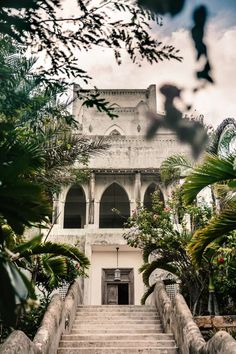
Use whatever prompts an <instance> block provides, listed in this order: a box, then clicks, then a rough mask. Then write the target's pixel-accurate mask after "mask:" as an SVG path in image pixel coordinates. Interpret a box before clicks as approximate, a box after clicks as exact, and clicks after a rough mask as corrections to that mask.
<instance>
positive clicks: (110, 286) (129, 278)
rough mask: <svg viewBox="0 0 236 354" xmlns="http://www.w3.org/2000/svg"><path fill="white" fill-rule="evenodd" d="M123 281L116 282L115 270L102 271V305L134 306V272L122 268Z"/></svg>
mask: <svg viewBox="0 0 236 354" xmlns="http://www.w3.org/2000/svg"><path fill="white" fill-rule="evenodd" d="M120 272H121V280H120V281H114V274H115V269H114V268H111V269H102V305H133V304H134V271H133V269H130V268H120Z"/></svg>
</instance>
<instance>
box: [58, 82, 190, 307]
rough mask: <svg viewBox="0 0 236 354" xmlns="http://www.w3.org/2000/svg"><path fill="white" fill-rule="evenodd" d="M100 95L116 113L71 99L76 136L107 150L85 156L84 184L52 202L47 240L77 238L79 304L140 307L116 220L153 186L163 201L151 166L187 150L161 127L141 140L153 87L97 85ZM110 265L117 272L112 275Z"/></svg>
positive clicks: (135, 263)
mask: <svg viewBox="0 0 236 354" xmlns="http://www.w3.org/2000/svg"><path fill="white" fill-rule="evenodd" d="M75 89H76V87H75ZM100 94H101V96H102V97H104V98H105V99H106V100H107V101H109V102H110V103H111V104H114V105H115V110H116V113H117V114H118V115H119V117H118V118H115V119H113V120H111V119H110V118H109V117H107V116H106V115H105V114H104V113H101V112H97V111H96V110H95V109H92V108H90V109H88V108H85V107H81V101H79V100H75V101H74V103H73V113H74V115H75V117H76V119H77V120H78V122H79V123H80V127H81V133H82V134H84V135H87V136H90V137H95V136H96V137H97V136H101V137H103V136H104V137H105V140H106V142H108V143H109V144H110V148H109V149H108V150H107V151H104V152H103V153H102V154H99V155H96V156H94V157H93V158H91V160H90V164H89V169H90V171H91V177H90V180H89V181H88V182H87V183H84V184H82V185H80V186H71V187H68V188H65V189H64V190H63V192H62V193H61V194H60V196H59V199H58V200H57V201H56V203H55V208H56V210H57V213H58V215H59V218H58V219H57V223H56V224H55V226H54V228H53V230H52V235H51V237H52V238H53V239H54V240H57V241H63V242H65V241H66V242H69V243H72V244H78V243H79V244H80V247H81V248H82V249H84V251H85V253H86V255H87V256H88V257H89V259H90V260H91V267H90V270H89V277H88V278H86V279H85V280H84V284H83V291H84V302H85V304H92V305H100V304H140V299H141V296H142V294H143V292H144V285H143V282H142V278H141V276H140V274H139V273H138V269H139V267H140V266H141V264H142V254H141V251H140V250H138V249H134V248H130V247H128V246H127V245H126V241H125V240H124V238H123V233H124V230H123V224H124V221H125V220H126V219H127V218H128V217H129V215H130V214H131V213H132V212H133V211H134V210H135V208H136V207H137V205H139V204H140V203H141V204H144V205H146V206H148V205H149V203H150V193H152V192H153V191H154V190H155V189H156V188H159V189H160V191H161V193H162V195H163V198H164V199H166V198H167V197H168V191H167V190H165V189H164V188H163V186H162V185H161V183H160V180H159V174H158V169H159V167H160V164H161V162H162V161H163V160H164V159H165V158H166V157H167V156H169V155H172V154H175V153H177V152H178V153H181V151H184V150H186V147H184V146H182V145H180V144H179V143H178V142H177V139H176V137H175V135H174V133H173V132H170V131H164V130H160V131H158V134H157V135H156V136H155V138H154V139H152V140H151V141H147V140H146V138H145V133H146V130H147V127H148V125H149V121H148V120H147V118H146V116H145V112H146V111H147V110H152V111H156V87H155V85H151V86H149V87H148V88H147V89H137V90H131V89H130V90H129V89H124V90H121V89H119V90H117V89H116V90H100ZM114 209H116V210H118V211H119V212H118V213H117V212H114ZM117 261H118V264H117ZM116 268H118V269H119V271H120V274H115V270H116ZM118 273H119V272H118ZM119 276H120V280H116V279H117V277H118V278H119Z"/></svg>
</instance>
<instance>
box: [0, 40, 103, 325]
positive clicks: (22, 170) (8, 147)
mask: <svg viewBox="0 0 236 354" xmlns="http://www.w3.org/2000/svg"><path fill="white" fill-rule="evenodd" d="M1 44H2V47H1V50H0V63H1V65H2V66H1V69H2V85H1V87H0V112H1V113H0V128H1V129H0V166H1V168H0V181H1V183H0V199H1V203H0V280H1V283H2V284H3V290H2V291H1V296H0V313H1V318H2V320H3V321H4V322H5V323H9V324H10V325H14V324H15V319H16V316H17V311H16V308H17V307H18V310H19V309H20V308H21V307H22V306H25V305H26V303H27V301H29V299H30V298H31V299H33V300H35V299H36V296H35V293H34V285H35V278H34V276H35V275H36V273H39V272H38V267H39V264H40V269H41V273H44V275H45V276H46V278H47V285H48V287H50V289H52V288H53V287H55V286H58V284H59V282H60V281H61V279H64V278H65V277H66V276H67V270H68V267H67V260H68V258H69V259H74V260H76V262H79V263H80V265H81V270H80V273H79V274H80V275H84V269H86V268H87V267H88V265H89V262H88V260H87V258H86V257H85V256H84V254H83V253H82V252H80V251H79V249H78V248H76V247H72V246H69V245H65V244H55V243H52V242H49V241H46V242H43V241H42V237H41V236H40V237H38V238H36V239H33V240H30V241H28V242H25V241H23V240H22V238H21V235H22V234H23V232H24V229H25V227H31V226H36V227H41V228H42V227H46V225H47V224H48V221H49V216H50V214H51V208H50V199H51V196H52V192H55V190H57V191H58V190H59V188H60V187H61V186H62V185H65V184H66V183H71V182H72V181H78V179H79V178H81V177H82V176H83V175H84V173H83V174H80V173H79V172H78V170H75V168H74V167H73V164H74V162H75V160H77V161H78V162H79V163H80V164H84V165H85V164H86V163H87V161H88V157H89V155H90V154H91V153H93V152H95V151H97V152H99V151H101V150H102V149H104V146H103V145H102V143H101V142H100V141H95V142H91V141H89V140H87V139H84V138H83V137H82V136H77V135H73V134H72V128H74V127H76V122H75V120H74V118H73V116H71V115H70V114H68V113H67V112H66V106H64V105H63V104H60V103H57V101H56V95H57V94H59V93H63V92H64V87H63V85H61V86H60V85H59V84H58V83H55V84H53V83H50V85H49V82H46V81H45V80H44V78H42V77H39V76H38V75H37V74H35V73H34V70H33V67H34V64H35V59H34V58H33V59H32V58H30V59H28V58H26V57H25V56H24V51H25V49H23V48H22V47H18V46H15V45H14V44H13V42H12V41H11V40H10V39H7V38H4V39H3V38H1ZM63 168H64V169H65V172H64V174H63ZM59 171H60V172H61V175H60V178H59ZM38 263H39V264H38ZM22 269H27V270H30V271H32V282H31V281H30V280H29V279H28V277H26V276H25V273H24V272H23V271H22ZM45 282H46V281H45ZM20 305H22V306H20Z"/></svg>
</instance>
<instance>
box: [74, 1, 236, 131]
mask: <svg viewBox="0 0 236 354" xmlns="http://www.w3.org/2000/svg"><path fill="white" fill-rule="evenodd" d="M186 3H187V4H186V6H185V8H184V11H183V12H182V13H181V15H178V16H176V17H174V18H170V17H168V16H167V17H164V18H163V26H162V27H159V26H158V27H156V28H155V29H154V30H153V34H154V35H155V37H156V38H158V40H160V41H163V43H166V44H173V45H174V46H175V47H176V48H178V49H179V50H180V54H181V55H182V56H183V58H184V59H183V62H182V63H179V62H177V61H173V60H172V61H164V62H162V63H157V64H153V65H150V64H148V63H146V62H143V63H142V66H141V67H138V66H137V65H135V64H133V63H132V62H131V61H130V59H129V57H128V55H126V54H125V53H124V54H123V55H122V64H121V65H120V66H118V65H117V63H116V61H115V59H114V54H113V52H112V50H109V49H102V48H101V49H100V48H99V49H93V50H91V51H89V52H87V53H79V54H78V60H79V65H80V67H82V68H84V69H85V70H87V71H88V73H89V74H90V75H91V76H92V77H93V80H92V81H91V82H90V86H91V87H92V86H97V87H98V88H147V87H148V86H149V85H151V84H156V86H157V110H158V111H159V112H163V98H162V96H161V94H159V88H160V87H161V86H162V85H163V84H164V83H171V84H173V85H177V86H178V87H180V88H183V89H184V90H183V99H184V100H185V102H186V103H187V104H192V107H193V109H192V113H193V114H196V115H199V114H203V115H204V119H205V122H206V123H207V124H211V125H213V126H214V127H216V126H217V125H219V124H220V123H221V121H222V120H223V119H225V118H228V117H234V118H236V90H235V82H236V45H235V43H236V0H224V1H222V0H202V1H200V0H186ZM200 4H206V5H207V6H208V11H209V21H208V23H207V28H206V42H207V44H208V50H209V57H210V61H211V63H212V67H213V76H214V79H215V84H214V85H210V84H209V85H207V87H206V88H204V89H203V90H201V91H200V92H198V93H197V94H195V95H194V96H193V94H192V89H193V88H194V87H195V86H196V79H195V70H196V68H197V67H198V66H197V64H196V61H195V55H196V54H195V51H194V47H193V43H192V41H191V38H190V36H189V29H190V28H191V25H192V17H191V13H192V10H193V8H194V6H196V5H200Z"/></svg>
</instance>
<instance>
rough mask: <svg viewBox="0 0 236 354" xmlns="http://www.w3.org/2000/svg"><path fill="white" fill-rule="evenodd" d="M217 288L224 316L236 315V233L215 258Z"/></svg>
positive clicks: (221, 247) (226, 238)
mask: <svg viewBox="0 0 236 354" xmlns="http://www.w3.org/2000/svg"><path fill="white" fill-rule="evenodd" d="M214 266H215V267H216V268H217V272H215V279H214V282H215V287H216V289H217V297H218V301H219V303H220V304H221V307H222V308H223V309H224V314H232V313H234V314H235V313H236V298H235V294H236V233H235V231H234V232H231V233H230V234H229V236H227V237H225V239H224V243H223V244H222V245H219V247H218V248H217V249H216V253H215V256H214Z"/></svg>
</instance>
